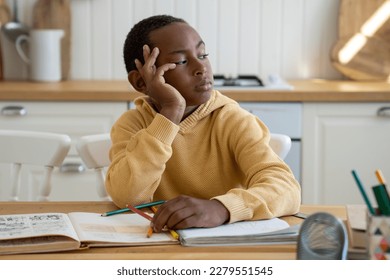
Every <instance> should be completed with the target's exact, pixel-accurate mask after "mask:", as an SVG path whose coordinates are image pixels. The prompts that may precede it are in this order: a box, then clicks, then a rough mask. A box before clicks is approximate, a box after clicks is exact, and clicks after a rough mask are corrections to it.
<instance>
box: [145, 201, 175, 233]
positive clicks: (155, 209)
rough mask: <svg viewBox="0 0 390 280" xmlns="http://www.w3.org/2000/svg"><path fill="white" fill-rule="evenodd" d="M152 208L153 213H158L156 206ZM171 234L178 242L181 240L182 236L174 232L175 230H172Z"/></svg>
mask: <svg viewBox="0 0 390 280" xmlns="http://www.w3.org/2000/svg"><path fill="white" fill-rule="evenodd" d="M150 208H151V209H152V211H153V213H156V212H157V207H156V206H151V207H150ZM169 233H170V234H171V235H172V237H173V238H175V239H176V240H179V238H180V236H179V234H178V233H177V232H176V231H174V230H173V229H170V230H169Z"/></svg>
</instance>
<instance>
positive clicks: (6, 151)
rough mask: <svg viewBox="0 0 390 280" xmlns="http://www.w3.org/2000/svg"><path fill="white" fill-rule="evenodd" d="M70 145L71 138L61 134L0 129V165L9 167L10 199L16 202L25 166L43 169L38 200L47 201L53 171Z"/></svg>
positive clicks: (62, 159) (63, 157) (65, 154)
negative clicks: (23, 166)
mask: <svg viewBox="0 0 390 280" xmlns="http://www.w3.org/2000/svg"><path fill="white" fill-rule="evenodd" d="M70 145H71V139H70V137H69V136H68V135H64V134H55V133H46V132H35V131H19V130H0V162H2V163H8V164H11V165H12V175H11V176H12V181H11V196H12V200H14V201H18V200H19V192H20V181H21V180H20V179H21V178H20V177H21V176H20V174H21V169H22V165H28V164H30V165H39V166H42V167H44V175H43V180H42V182H41V186H40V189H39V194H38V197H37V200H43V201H46V200H48V196H49V195H50V191H51V175H52V172H53V169H54V167H59V166H60V165H61V164H62V162H63V161H64V159H65V157H66V156H67V154H68V151H69V149H70Z"/></svg>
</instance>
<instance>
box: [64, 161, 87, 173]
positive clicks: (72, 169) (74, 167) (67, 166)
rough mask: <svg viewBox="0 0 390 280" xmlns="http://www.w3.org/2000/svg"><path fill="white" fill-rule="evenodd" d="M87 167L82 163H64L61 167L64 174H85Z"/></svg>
mask: <svg viewBox="0 0 390 280" xmlns="http://www.w3.org/2000/svg"><path fill="white" fill-rule="evenodd" d="M84 171H85V166H84V165H83V164H81V163H64V164H62V165H61V167H60V172H62V173H83V172H84Z"/></svg>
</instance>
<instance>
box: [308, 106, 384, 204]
mask: <svg viewBox="0 0 390 280" xmlns="http://www.w3.org/2000/svg"><path fill="white" fill-rule="evenodd" d="M302 139H303V151H302V164H303V173H302V199H303V203H304V204H314V203H319V204H363V203H364V200H363V198H362V195H361V194H360V192H359V189H358V187H357V185H356V183H355V181H354V179H353V177H352V174H351V170H353V169H355V170H356V172H357V173H358V175H359V177H360V179H361V181H362V183H363V185H364V187H365V189H366V192H367V194H368V196H369V198H370V200H371V202H372V203H374V202H375V200H374V196H373V192H372V190H371V187H372V186H373V185H377V184H378V181H377V180H376V177H375V173H374V172H375V170H376V169H381V170H382V172H383V174H384V176H385V178H390V103H353V102H350V103H305V104H304V106H303V136H302ZM374 204H375V203H374Z"/></svg>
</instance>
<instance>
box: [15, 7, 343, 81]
mask: <svg viewBox="0 0 390 280" xmlns="http://www.w3.org/2000/svg"><path fill="white" fill-rule="evenodd" d="M17 1H18V4H19V7H20V12H19V17H20V20H21V21H23V22H25V23H26V24H29V23H30V22H31V15H30V14H31V8H32V6H33V4H34V0H29V1H26V0H17ZM8 2H9V3H12V1H10V0H8ZM71 5H72V42H73V46H72V67H71V78H72V79H126V72H125V69H124V64H123V62H122V46H123V42H124V39H125V36H126V34H127V32H128V31H129V30H130V28H131V27H132V25H133V24H134V23H136V22H137V21H139V20H140V19H142V18H145V17H147V16H150V15H154V14H162V13H166V14H172V15H174V16H178V17H182V18H184V19H185V20H187V21H188V22H189V23H190V24H191V25H193V26H194V27H195V28H197V30H198V31H199V33H200V34H201V36H202V37H203V39H204V41H205V42H206V46H207V49H208V52H209V53H210V60H211V62H212V66H213V69H214V73H222V74H228V75H229V74H231V75H235V74H237V73H240V74H258V75H260V77H263V78H265V77H267V76H268V75H269V74H275V73H278V74H280V75H281V76H282V77H283V78H286V79H306V78H328V79H335V78H340V77H341V76H340V74H339V73H338V72H337V71H336V70H335V69H333V67H332V66H331V65H330V61H329V53H330V50H331V47H332V45H333V44H334V43H335V41H336V38H337V24H338V23H337V18H338V7H339V0H71Z"/></svg>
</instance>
